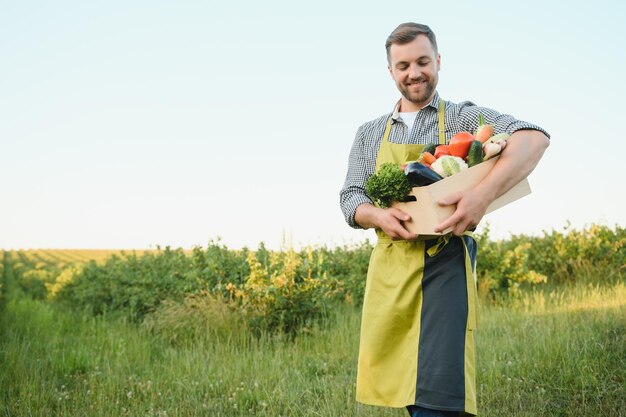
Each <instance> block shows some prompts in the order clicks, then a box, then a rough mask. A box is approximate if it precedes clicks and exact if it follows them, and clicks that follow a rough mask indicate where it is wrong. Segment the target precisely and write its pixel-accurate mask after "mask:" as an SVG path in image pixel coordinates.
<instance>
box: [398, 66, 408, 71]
mask: <svg viewBox="0 0 626 417" xmlns="http://www.w3.org/2000/svg"><path fill="white" fill-rule="evenodd" d="M408 67H409V66H408V65H400V66H398V69H399V70H402V71H404V70H405V69H407V68H408Z"/></svg>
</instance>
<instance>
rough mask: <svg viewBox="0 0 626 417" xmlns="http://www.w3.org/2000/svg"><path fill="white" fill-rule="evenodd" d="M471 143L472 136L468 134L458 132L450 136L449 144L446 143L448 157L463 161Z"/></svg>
mask: <svg viewBox="0 0 626 417" xmlns="http://www.w3.org/2000/svg"><path fill="white" fill-rule="evenodd" d="M473 141H474V135H472V134H471V133H469V132H459V133H457V134H456V135H454V136H452V139H450V143H448V146H449V148H450V155H452V156H458V157H459V158H462V159H464V158H465V157H466V156H467V151H468V150H469V147H470V145H471V144H472V142H473Z"/></svg>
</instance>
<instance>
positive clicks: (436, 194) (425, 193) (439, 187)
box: [393, 157, 531, 236]
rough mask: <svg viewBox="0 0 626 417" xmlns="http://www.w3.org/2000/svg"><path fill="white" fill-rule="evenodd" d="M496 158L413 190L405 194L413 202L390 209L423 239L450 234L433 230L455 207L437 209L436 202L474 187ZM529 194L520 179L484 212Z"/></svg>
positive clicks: (526, 185)
mask: <svg viewBox="0 0 626 417" xmlns="http://www.w3.org/2000/svg"><path fill="white" fill-rule="evenodd" d="M497 159H498V158H497V157H496V158H492V159H489V160H487V161H485V162H482V163H480V164H478V165H475V166H473V167H471V168H468V169H466V170H465V171H462V172H459V173H457V174H455V175H452V176H450V177H447V178H444V179H443V180H440V181H437V182H436V183H434V184H431V185H428V186H425V187H414V188H413V189H412V190H411V192H410V193H409V195H412V196H414V197H415V199H416V201H409V202H402V203H394V204H393V207H396V208H398V209H400V210H402V211H404V212H405V213H407V214H408V215H410V216H411V220H409V221H407V222H404V225H405V227H406V229H407V230H409V231H410V232H413V233H416V234H418V235H423V236H437V235H441V234H445V233H448V232H450V231H451V230H452V228H449V229H447V230H445V231H444V233H435V232H434V229H435V227H436V226H437V225H439V224H440V223H441V222H443V221H444V220H445V219H447V218H448V217H450V216H451V215H452V213H454V210H455V209H456V206H454V205H452V206H440V205H439V204H438V203H437V201H439V200H441V199H443V198H444V197H447V196H449V195H450V194H453V193H455V192H458V191H463V190H469V189H471V188H473V187H475V186H476V185H478V183H480V181H482V179H483V178H485V177H486V176H487V174H488V173H489V171H490V170H491V168H493V166H494V165H495V163H496V161H497ZM530 192H531V191H530V185H529V183H528V180H527V179H524V180H522V181H520V182H519V183H517V184H516V185H515V186H514V187H513V188H511V189H510V190H509V191H507V192H506V193H504V194H503V195H501V196H500V197H498V198H497V199H495V200H494V201H493V202H492V203H491V204H490V205H489V207H487V211H486V213H490V212H492V211H494V210H496V209H499V208H500V207H504V206H505V205H507V204H509V203H511V202H513V201H515V200H518V199H520V198H522V197H524V196H526V195H528V194H530ZM486 213H485V214H486Z"/></svg>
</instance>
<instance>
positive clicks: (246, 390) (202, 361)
mask: <svg viewBox="0 0 626 417" xmlns="http://www.w3.org/2000/svg"><path fill="white" fill-rule="evenodd" d="M6 272H7V271H5V273H6ZM8 272H10V271H8ZM481 313H482V314H481V319H480V329H479V331H478V334H477V343H478V347H477V351H478V359H477V365H478V384H479V399H478V401H479V410H480V415H481V416H493V417H501V416H551V417H552V416H621V415H626V414H624V410H625V409H626V389H625V388H624V387H625V386H626V356H625V353H624V352H625V349H624V347H625V346H626V286H625V285H624V284H623V283H618V284H616V285H612V286H607V287H598V286H582V285H579V286H576V287H571V288H560V289H555V290H552V291H543V292H541V291H534V292H529V293H522V295H521V296H519V297H517V298H515V299H513V300H510V301H509V302H507V303H506V305H502V306H497V307H496V306H492V307H483V308H482V309H481ZM1 314H2V316H1V317H0V387H2V390H1V391H0V416H2V417H4V416H7V417H8V416H11V417H14V416H142V417H145V416H212V417H213V416H215V417H219V416H267V417H278V416H289V417H292V416H328V417H331V416H332V417H337V416H359V417H360V416H405V415H408V414H407V413H406V411H404V410H403V409H383V408H378V407H368V406H363V405H359V404H357V403H355V401H354V389H355V386H354V381H355V372H356V359H357V354H358V331H359V322H360V312H359V311H358V310H356V309H354V308H353V307H350V306H340V307H337V309H336V310H335V311H334V313H333V315H332V316H331V318H330V319H329V320H328V321H327V323H325V324H324V325H320V326H318V327H316V328H313V329H312V330H311V331H310V332H309V333H307V334H303V335H300V336H298V337H297V338H296V339H295V341H290V340H288V339H286V338H282V337H280V336H269V335H263V336H261V337H260V338H258V339H256V338H251V337H248V330H247V328H246V327H245V325H243V324H241V323H239V324H237V325H233V326H232V327H233V328H232V329H231V330H232V332H231V333H232V334H231V335H230V336H229V335H223V334H222V336H219V337H218V336H215V333H211V332H207V333H206V334H207V335H211V334H212V335H214V336H213V337H211V336H203V333H202V331H201V324H200V325H198V326H200V327H197V328H196V334H195V335H190V336H187V337H185V338H182V339H172V338H171V337H164V335H167V334H168V333H167V332H163V331H162V330H163V329H160V328H156V330H155V327H154V326H149V325H142V326H137V325H135V324H131V323H128V322H126V321H125V320H124V319H123V318H120V317H113V316H109V317H91V316H87V315H82V314H80V313H77V312H72V311H64V310H60V309H58V308H56V307H54V306H53V305H50V304H47V303H45V302H42V301H34V300H30V299H28V298H25V297H20V296H17V295H14V296H12V297H10V299H9V300H8V301H6V302H5V305H4V308H3V310H1Z"/></svg>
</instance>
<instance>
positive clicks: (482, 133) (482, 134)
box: [475, 125, 493, 143]
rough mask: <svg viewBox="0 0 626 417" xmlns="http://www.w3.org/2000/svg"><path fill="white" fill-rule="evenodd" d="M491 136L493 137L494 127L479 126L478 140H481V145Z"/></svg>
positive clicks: (477, 130)
mask: <svg viewBox="0 0 626 417" xmlns="http://www.w3.org/2000/svg"><path fill="white" fill-rule="evenodd" d="M491 135H493V126H492V125H482V126H478V129H476V135H475V136H476V140H479V141H480V143H485V142H486V141H487V139H489V138H490V137H491Z"/></svg>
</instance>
